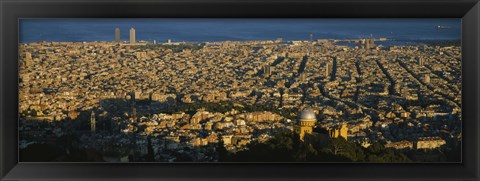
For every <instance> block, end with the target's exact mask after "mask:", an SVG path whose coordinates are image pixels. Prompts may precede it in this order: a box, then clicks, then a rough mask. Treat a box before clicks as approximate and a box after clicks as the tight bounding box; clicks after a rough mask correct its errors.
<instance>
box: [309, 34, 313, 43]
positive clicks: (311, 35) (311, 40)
mask: <svg viewBox="0 0 480 181" xmlns="http://www.w3.org/2000/svg"><path fill="white" fill-rule="evenodd" d="M310 42H313V34H312V33H310Z"/></svg>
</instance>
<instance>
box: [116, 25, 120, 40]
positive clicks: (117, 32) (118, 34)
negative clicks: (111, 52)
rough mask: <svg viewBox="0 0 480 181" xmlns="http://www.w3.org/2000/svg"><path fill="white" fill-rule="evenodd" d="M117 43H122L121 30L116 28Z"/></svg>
mask: <svg viewBox="0 0 480 181" xmlns="http://www.w3.org/2000/svg"><path fill="white" fill-rule="evenodd" d="M115 42H120V28H115Z"/></svg>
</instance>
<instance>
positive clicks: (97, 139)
mask: <svg viewBox="0 0 480 181" xmlns="http://www.w3.org/2000/svg"><path fill="white" fill-rule="evenodd" d="M151 21H153V22H156V21H154V20H151ZM182 21H186V20H182ZM182 21H179V22H178V24H182V23H181V22H182ZM188 21H192V20H188ZM209 21H211V20H209ZM224 21H225V20H222V21H219V22H224ZM243 21H246V20H239V22H242V23H249V22H243ZM252 21H253V20H252ZM265 21H267V23H264V22H265ZM353 21H354V20H352V19H350V20H348V21H347V20H338V22H336V23H337V24H342V23H345V24H349V25H356V26H358V25H359V23H358V22H357V23H353ZM358 21H359V22H361V23H365V21H366V20H358ZM368 21H373V22H375V21H374V20H368ZM449 21H452V22H449ZM72 22H75V21H72ZM127 22H128V20H127ZM200 22H201V23H200V24H202V23H205V22H202V20H200ZM268 22H269V21H268V20H260V21H253V22H250V23H249V24H250V25H257V26H261V27H262V28H258V27H255V28H257V29H265V30H262V31H265V32H267V31H266V29H269V28H270V29H271V28H275V27H277V25H275V24H276V23H280V22H281V21H279V20H271V23H272V24H269V23H268ZM289 22H291V21H288V20H286V21H285V22H284V23H285V24H284V26H288V25H291V26H293V24H288V23H289ZM305 22H307V23H306V24H303V25H302V26H305V27H308V26H311V24H310V23H315V22H320V20H304V21H303V23H305ZM326 22H328V23H335V22H334V20H331V19H330V20H328V21H327V20H325V21H324V22H323V23H326ZM393 22H397V23H403V24H397V26H399V25H405V24H412V26H413V25H415V27H419V28H418V29H417V30H415V31H412V30H407V29H408V28H406V27H403V28H399V30H398V31H402V30H404V29H405V32H411V33H415V32H417V33H418V35H416V36H418V37H422V36H430V37H432V36H436V35H438V36H439V37H441V36H445V35H446V34H449V36H452V37H460V34H459V31H458V34H456V35H453V34H452V35H450V33H454V32H457V29H456V28H458V27H456V26H457V25H459V23H460V22H457V21H454V20H448V21H446V20H431V22H429V21H427V20H417V19H413V20H410V22H409V21H408V20H406V19H403V20H401V21H400V20H396V21H393ZM439 22H443V23H439ZM446 22H449V23H452V24H448V23H446ZM170 23H173V24H174V23H175V22H174V21H173V20H171V22H170ZM197 23H198V22H197ZM210 23H211V22H210ZM262 23H264V24H262ZM361 23H360V24H361ZM370 23H372V22H370ZM377 23H385V20H377ZM194 24H195V23H194ZM373 24H374V23H373ZM147 25H148V24H147ZM427 25H428V26H427ZM75 26H76V25H75ZM332 26H340V25H332ZM375 26H376V25H372V24H367V25H366V26H365V27H375ZM389 26H393V24H392V25H385V29H384V30H383V31H387V32H386V33H378V32H382V29H375V30H373V29H372V30H371V31H372V32H371V33H367V31H368V30H369V29H366V30H365V32H364V33H365V34H366V35H365V36H361V37H358V36H357V37H355V36H356V35H358V34H355V30H353V31H351V32H354V34H355V36H351V35H348V36H346V37H344V38H338V39H336V38H322V37H321V36H322V34H319V36H317V34H316V33H314V32H321V29H311V30H309V31H304V30H302V31H301V32H297V33H295V36H293V35H292V36H290V37H303V38H301V39H291V38H289V36H276V37H272V36H270V35H268V36H263V37H264V38H267V37H268V39H260V40H250V39H248V38H246V39H247V40H225V41H178V39H177V38H176V36H174V35H169V36H165V37H168V38H166V39H163V40H160V39H159V40H155V39H153V40H152V39H150V40H148V41H142V38H140V37H146V36H149V35H145V34H144V33H145V30H146V28H145V27H142V26H133V25H131V24H129V26H128V28H125V26H119V25H111V26H109V30H108V35H107V34H105V35H102V36H105V37H108V40H105V41H85V42H84V41H81V42H75V41H72V42H69V41H65V42H48V41H47V42H44V41H38V42H29V43H24V44H20V45H19V50H20V51H19V52H20V53H19V54H20V60H19V62H20V67H19V68H20V76H19V79H20V83H19V113H20V124H19V126H20V127H19V138H20V144H19V147H20V161H26V162H30V161H59V162H70V161H80V162H103V161H106V162H252V161H253V162H257V161H258V162H373V163H380V162H389V163H404V162H420V163H422V162H459V161H460V158H461V143H462V141H461V140H462V136H461V135H462V129H461V122H462V117H461V113H462V110H461V103H462V94H461V92H462V86H461V85H462V79H461V64H462V63H461V46H460V43H459V41H457V39H443V38H440V39H427V40H425V39H422V38H419V39H411V40H408V41H407V40H402V41H399V40H398V37H401V36H405V34H408V33H403V34H402V33H398V32H397V34H399V35H395V36H397V37H396V38H392V37H393V36H394V35H392V33H390V32H388V30H389ZM139 27H140V28H139ZM152 27H153V26H152ZM179 27H182V25H179ZM232 27H234V28H238V27H236V26H232ZM312 27H316V26H312ZM340 27H349V26H347V25H345V26H343V25H342V26H340ZM362 27H363V25H362ZM255 28H253V29H255ZM296 28H298V27H296ZM100 29H101V28H100ZM173 29H175V28H173ZM242 31H243V30H242V29H241V28H240V29H236V30H232V31H230V32H242ZM270 31H275V30H270ZM24 32H25V31H24ZM121 32H127V33H128V35H129V36H128V37H121V36H120V35H121ZM205 32H208V31H205ZM214 32H215V30H214V29H212V30H211V34H214ZM373 32H377V33H373ZM430 32H435V33H436V34H435V33H433V35H432V33H430ZM197 33H198V32H197ZM193 34H194V33H193ZM247 34H248V33H247ZM250 34H255V32H251V33H250ZM90 35H92V37H95V35H94V34H90ZM276 35H278V34H276ZM323 35H325V34H323ZM381 35H385V36H381ZM242 36H245V37H248V35H246V34H243V35H242ZM410 36H411V37H414V36H413V35H410ZM170 38H171V39H173V40H171V39H170ZM176 39H177V40H176ZM405 42H411V43H405ZM42 154H43V157H40V156H39V155H42Z"/></svg>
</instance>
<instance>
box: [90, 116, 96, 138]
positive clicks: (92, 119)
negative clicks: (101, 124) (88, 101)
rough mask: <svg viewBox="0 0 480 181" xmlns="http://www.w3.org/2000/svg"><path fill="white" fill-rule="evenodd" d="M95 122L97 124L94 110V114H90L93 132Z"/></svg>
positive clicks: (93, 130)
mask: <svg viewBox="0 0 480 181" xmlns="http://www.w3.org/2000/svg"><path fill="white" fill-rule="evenodd" d="M95 124H96V121H95V112H94V111H92V114H91V115H90V131H92V133H95V129H96V127H95Z"/></svg>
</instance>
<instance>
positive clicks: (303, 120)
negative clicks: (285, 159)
mask: <svg viewBox="0 0 480 181" xmlns="http://www.w3.org/2000/svg"><path fill="white" fill-rule="evenodd" d="M316 122H317V118H316V116H315V112H313V110H312V109H311V108H306V109H304V110H303V111H302V112H300V116H299V119H298V131H299V135H300V140H302V141H305V135H306V134H312V132H313V127H314V126H315V123H316Z"/></svg>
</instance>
